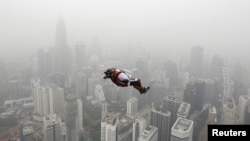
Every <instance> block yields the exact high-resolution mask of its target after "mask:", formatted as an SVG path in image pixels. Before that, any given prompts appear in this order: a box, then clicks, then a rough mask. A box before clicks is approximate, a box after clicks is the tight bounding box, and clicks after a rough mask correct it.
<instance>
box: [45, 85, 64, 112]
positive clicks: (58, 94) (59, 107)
mask: <svg viewBox="0 0 250 141" xmlns="http://www.w3.org/2000/svg"><path fill="white" fill-rule="evenodd" d="M49 87H50V88H51V89H52V93H53V94H52V97H53V98H52V99H53V107H54V110H53V111H54V113H55V114H57V115H58V116H62V115H63V113H64V107H65V100H64V89H63V88H61V87H58V86H57V85H55V84H49Z"/></svg>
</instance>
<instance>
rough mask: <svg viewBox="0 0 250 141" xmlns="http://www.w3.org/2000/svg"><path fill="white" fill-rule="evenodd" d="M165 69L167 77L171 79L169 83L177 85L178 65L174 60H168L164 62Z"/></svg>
mask: <svg viewBox="0 0 250 141" xmlns="http://www.w3.org/2000/svg"><path fill="white" fill-rule="evenodd" d="M164 69H165V73H166V79H169V84H170V85H171V86H175V85H176V84H177V78H178V77H177V74H178V71H177V65H176V64H175V63H174V62H171V61H167V62H166V63H164Z"/></svg>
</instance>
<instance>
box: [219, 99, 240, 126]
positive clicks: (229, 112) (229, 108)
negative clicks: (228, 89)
mask: <svg viewBox="0 0 250 141" xmlns="http://www.w3.org/2000/svg"><path fill="white" fill-rule="evenodd" d="M222 106H223V107H222V111H221V112H222V113H221V119H220V123H221V124H236V114H237V107H236V105H235V102H234V101H233V99H228V100H227V101H226V102H224V103H223V105H222Z"/></svg>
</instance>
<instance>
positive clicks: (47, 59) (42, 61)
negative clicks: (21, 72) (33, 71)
mask: <svg viewBox="0 0 250 141" xmlns="http://www.w3.org/2000/svg"><path fill="white" fill-rule="evenodd" d="M37 65H38V66H37V67H38V74H39V76H40V77H41V78H45V77H47V75H48V74H50V73H52V72H53V69H54V68H53V65H54V59H53V52H50V51H49V50H44V49H38V50H37Z"/></svg>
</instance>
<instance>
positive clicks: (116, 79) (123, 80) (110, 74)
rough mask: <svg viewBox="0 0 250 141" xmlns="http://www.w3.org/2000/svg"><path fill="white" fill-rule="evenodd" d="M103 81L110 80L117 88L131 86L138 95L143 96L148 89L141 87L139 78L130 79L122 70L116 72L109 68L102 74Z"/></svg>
mask: <svg viewBox="0 0 250 141" xmlns="http://www.w3.org/2000/svg"><path fill="white" fill-rule="evenodd" d="M104 74H105V76H104V77H103V78H104V79H107V78H110V79H111V81H112V82H113V83H114V84H116V85H117V86H119V87H128V86H133V87H134V88H135V89H137V90H138V91H139V92H140V94H145V93H146V92H147V91H148V90H149V88H150V87H143V86H142V85H141V80H140V79H139V78H135V77H132V76H131V75H130V74H128V73H126V72H125V71H124V70H117V69H116V68H109V69H107V70H106V71H105V72H104Z"/></svg>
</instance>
